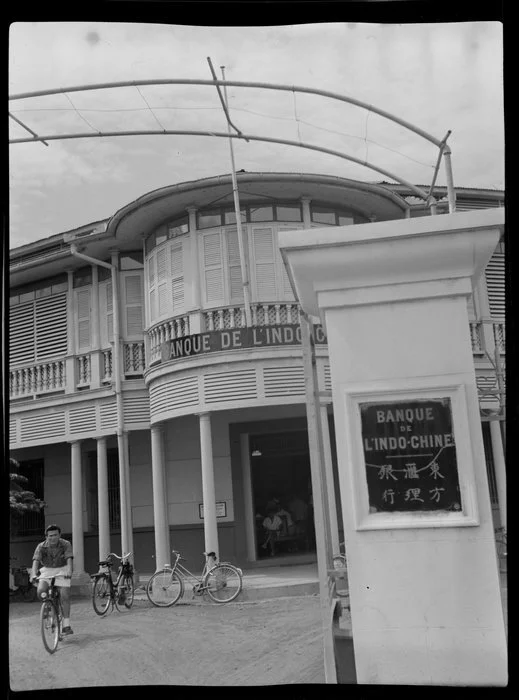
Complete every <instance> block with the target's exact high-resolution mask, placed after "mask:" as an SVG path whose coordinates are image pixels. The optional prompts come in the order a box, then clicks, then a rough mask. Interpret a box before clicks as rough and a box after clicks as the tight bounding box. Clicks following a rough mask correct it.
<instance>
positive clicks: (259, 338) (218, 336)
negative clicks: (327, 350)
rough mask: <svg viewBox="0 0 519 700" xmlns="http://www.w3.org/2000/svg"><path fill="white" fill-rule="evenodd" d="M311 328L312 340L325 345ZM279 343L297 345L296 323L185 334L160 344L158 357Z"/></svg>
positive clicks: (317, 328)
mask: <svg viewBox="0 0 519 700" xmlns="http://www.w3.org/2000/svg"><path fill="white" fill-rule="evenodd" d="M314 330H315V342H316V343H317V344H321V345H325V344H326V343H327V342H328V341H327V339H326V335H325V333H324V331H323V328H322V326H321V325H316V326H315V327H314ZM283 345H285V346H286V345H301V327H300V326H299V325H298V324H285V325H279V326H255V327H253V328H232V329H229V330H224V331H208V332H207V333H198V334H196V335H187V336H185V337H183V338H176V339H175V340H168V341H166V342H165V343H162V346H161V360H162V362H168V361H169V360H178V359H179V358H182V357H193V356H195V355H203V354H206V353H209V352H221V351H223V350H243V349H247V348H257V347H268V346H283Z"/></svg>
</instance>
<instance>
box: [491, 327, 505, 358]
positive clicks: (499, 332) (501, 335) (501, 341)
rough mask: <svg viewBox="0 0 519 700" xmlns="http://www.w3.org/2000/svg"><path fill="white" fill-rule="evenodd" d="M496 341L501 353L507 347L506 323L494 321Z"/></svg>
mask: <svg viewBox="0 0 519 700" xmlns="http://www.w3.org/2000/svg"><path fill="white" fill-rule="evenodd" d="M493 325H494V343H495V344H496V347H497V348H499V352H500V353H504V352H505V348H506V338H505V323H504V322H502V323H494V324H493Z"/></svg>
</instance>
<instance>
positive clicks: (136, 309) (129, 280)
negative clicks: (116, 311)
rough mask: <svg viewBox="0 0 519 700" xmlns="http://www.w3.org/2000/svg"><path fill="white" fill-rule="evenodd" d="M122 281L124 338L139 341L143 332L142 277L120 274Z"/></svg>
mask: <svg viewBox="0 0 519 700" xmlns="http://www.w3.org/2000/svg"><path fill="white" fill-rule="evenodd" d="M122 281H123V289H124V330H123V333H124V337H125V339H126V340H134V339H141V338H142V335H143V332H144V331H143V329H144V319H143V313H142V275H141V274H139V273H135V272H125V273H122ZM109 286H110V287H111V286H112V285H111V284H110V285H109ZM110 291H111V290H110ZM112 324H113V321H112Z"/></svg>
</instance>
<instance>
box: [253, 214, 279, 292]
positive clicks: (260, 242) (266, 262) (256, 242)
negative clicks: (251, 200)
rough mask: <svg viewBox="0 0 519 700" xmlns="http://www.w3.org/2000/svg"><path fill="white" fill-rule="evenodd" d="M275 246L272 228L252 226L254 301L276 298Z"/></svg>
mask: <svg viewBox="0 0 519 700" xmlns="http://www.w3.org/2000/svg"><path fill="white" fill-rule="evenodd" d="M275 248H276V242H275V237H274V229H273V228H271V227H268V228H267V227H262V228H259V227H258V228H256V227H253V228H252V250H253V254H254V276H255V282H256V301H272V300H277V299H278V292H277V285H276V256H275Z"/></svg>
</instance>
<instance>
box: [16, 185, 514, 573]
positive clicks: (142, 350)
mask: <svg viewBox="0 0 519 700" xmlns="http://www.w3.org/2000/svg"><path fill="white" fill-rule="evenodd" d="M237 183H238V188H239V196H240V208H241V229H242V232H243V239H242V240H243V243H242V246H241V247H242V248H243V256H244V260H245V261H246V269H247V273H248V281H249V287H248V289H249V295H250V311H249V313H250V324H247V323H246V313H245V307H244V288H243V285H242V270H241V256H240V241H239V239H238V227H237V225H236V216H235V207H234V200H233V183H232V177H231V175H219V176H214V177H209V178H205V179H200V180H196V181H191V182H181V183H178V184H174V185H171V186H168V187H163V188H161V189H158V190H155V191H152V192H149V193H147V194H144V195H143V196H141V197H140V198H138V199H137V200H136V201H133V202H130V203H128V204H127V205H126V206H124V207H123V208H121V209H120V210H119V211H116V212H115V213H114V214H113V216H112V217H111V218H109V219H106V220H100V221H95V222H93V223H89V224H86V225H82V226H80V227H79V228H76V229H74V230H73V231H66V232H60V233H56V234H55V235H52V236H50V237H48V238H45V239H42V240H39V241H36V242H34V243H30V244H28V245H24V246H20V247H17V248H14V249H11V250H10V299H9V381H10V384H9V396H10V411H9V414H10V415H9V454H10V456H11V457H14V458H15V459H16V460H17V461H18V462H19V463H20V472H21V473H22V474H24V475H25V476H27V478H28V480H29V482H28V485H27V488H29V489H31V490H32V491H34V492H35V493H36V495H37V496H38V497H40V498H42V499H44V500H45V503H46V507H45V509H44V510H43V511H42V512H41V513H28V514H26V515H25V516H24V517H23V518H22V519H21V520H19V521H18V522H17V525H16V528H15V529H14V530H13V531H12V533H11V554H12V555H13V556H16V557H17V558H18V560H19V561H20V562H23V563H25V562H26V563H27V564H30V561H31V558H32V552H33V551H34V547H35V545H36V543H37V542H39V541H41V539H42V533H43V531H44V528H45V526H46V525H47V524H49V523H53V522H56V523H59V524H60V525H61V527H62V528H63V535H64V536H65V537H70V538H71V539H72V541H73V545H74V553H75V577H79V578H81V576H82V574H83V573H84V574H85V575H86V574H87V573H93V572H94V571H96V570H97V562H98V560H99V558H100V557H102V556H104V555H105V554H106V553H107V552H108V551H115V552H117V553H119V554H120V553H121V549H128V550H131V551H132V552H133V559H134V563H135V567H136V569H137V571H139V572H142V573H145V572H146V573H151V572H153V571H154V570H155V569H156V568H157V566H159V565H162V564H163V563H164V561H160V559H161V558H162V559H167V558H168V552H169V550H170V549H172V548H174V549H177V550H180V551H181V552H182V554H183V556H185V557H186V558H187V559H188V560H189V562H191V563H193V564H194V563H196V562H199V561H200V560H201V553H202V552H203V551H204V549H205V546H206V544H207V542H210V543H212V544H213V546H214V547H215V548H216V551H217V552H218V554H219V556H220V558H221V559H223V560H228V561H232V562H233V563H235V564H237V565H240V566H244V567H253V566H262V565H268V564H271V563H273V562H276V563H278V564H281V563H283V564H289V563H291V562H292V563H302V562H310V561H314V560H315V559H316V552H315V531H314V527H313V520H312V492H311V474H310V458H309V444H308V434H307V423H306V399H305V376H304V372H303V359H302V345H301V334H300V333H301V332H300V328H299V314H300V309H299V306H298V303H297V300H296V299H295V298H294V295H293V292H292V288H291V285H290V282H289V279H288V275H287V273H286V269H285V267H284V265H283V261H282V258H281V255H280V252H279V247H278V238H277V237H278V233H279V232H280V231H284V230H295V229H308V228H324V227H329V226H348V225H352V224H362V223H369V222H371V221H389V220H394V221H396V220H398V219H404V218H408V217H415V216H428V215H429V214H430V211H429V209H428V208H427V207H426V206H425V205H424V203H423V202H421V201H420V200H418V199H417V198H416V197H415V195H414V194H413V192H411V191H409V190H408V189H407V188H406V187H405V186H404V185H395V184H389V183H387V182H377V183H367V182H360V181H354V180H348V179H344V178H341V177H336V176H328V175H312V174H295V173H269V172H258V173H252V172H238V173H237ZM435 196H436V197H437V200H438V204H437V215H439V216H441V215H443V214H446V213H447V212H448V204H447V192H446V189H445V188H442V187H437V188H435ZM500 206H504V192H502V191H497V190H482V189H470V188H466V187H459V188H457V189H456V211H465V210H470V209H488V208H491V207H500ZM504 254H505V251H504V243H503V241H501V242H500V243H499V244H498V246H497V248H496V250H495V252H494V254H493V256H492V258H491V260H490V262H489V263H488V265H487V268H486V271H485V274H484V275H482V276H481V278H480V280H479V282H478V284H477V287H476V288H474V289H473V294H472V297H471V298H470V299H469V301H468V316H467V338H469V337H470V342H471V344H472V353H473V360H474V370H475V375H476V381H477V386H478V392H479V400H480V412H481V425H482V431H483V439H484V445H485V454H486V462H487V474H488V483H489V490H490V499H491V502H492V506H493V512H494V524H495V527H496V528H497V527H499V526H500V525H504V524H505V523H504V522H501V520H502V517H503V516H502V513H503V508H501V510H500V502H499V493H504V491H503V490H502V489H501V488H499V484H502V483H503V482H504V458H503V452H504V449H503V445H504V439H505V435H504V419H503V418H504V415H503V406H504V389H503V387H504V367H505V318H504V309H505V299H504V289H505V281H504ZM114 285H115V290H114ZM114 302H115V305H114ZM380 342H381V343H384V338H383V337H381V338H380ZM315 355H316V363H317V376H318V382H319V396H320V400H321V403H320V407H319V412H320V416H321V418H322V420H323V424H324V425H327V427H328V430H327V431H326V432H327V434H326V435H325V440H324V446H325V460H326V463H327V467H326V468H327V470H328V471H329V473H330V474H333V475H334V479H333V480H332V479H328V482H329V489H330V493H329V494H328V496H329V503H331V504H334V505H332V508H334V509H335V514H334V518H335V520H336V523H337V525H336V527H337V528H338V530H339V540H340V541H342V539H343V537H342V522H341V508H340V497H339V488H338V481H337V461H336V454H335V434H334V424H333V413H332V393H331V392H332V386H331V381H330V367H329V360H328V351H327V344H326V335H325V333H324V331H323V329H322V327H320V326H319V325H317V326H316V328H315ZM330 482H331V483H330ZM274 499H278V500H279V501H280V503H281V504H282V506H283V507H284V509H285V510H288V512H289V514H290V515H291V519H292V521H293V523H292V526H291V527H287V528H286V530H285V531H284V536H282V537H280V538H279V541H278V542H276V546H275V548H273V550H271V549H270V548H268V549H267V548H265V547H263V546H262V545H263V543H264V542H263V541H264V533H263V530H262V520H263V518H264V517H265V515H266V513H267V510H268V508H269V503H270V502H272V501H273V500H274ZM501 506H502V507H504V504H503V503H501ZM209 512H210V513H211V516H212V517H211V518H207V517H204V515H205V513H209ZM294 523H295V524H296V525H297V527H295V526H294ZM286 524H287V522H284V526H285V525H286Z"/></svg>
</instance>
